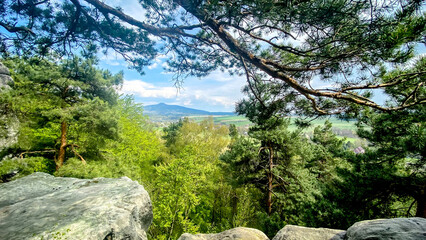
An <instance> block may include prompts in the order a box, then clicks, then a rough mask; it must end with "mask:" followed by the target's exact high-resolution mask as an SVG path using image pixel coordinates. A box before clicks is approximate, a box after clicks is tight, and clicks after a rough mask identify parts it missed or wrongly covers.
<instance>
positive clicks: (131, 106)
mask: <svg viewBox="0 0 426 240" xmlns="http://www.w3.org/2000/svg"><path fill="white" fill-rule="evenodd" d="M115 110H116V113H117V115H118V116H119V120H118V138H117V139H112V140H107V143H106V144H105V146H104V147H102V148H101V149H100V151H101V152H102V154H103V160H102V161H99V160H98V161H89V162H87V164H86V165H84V164H82V163H81V161H79V160H78V159H75V158H74V159H70V160H68V161H67V163H66V164H65V165H64V166H63V167H62V168H61V169H59V171H58V172H57V173H56V175H58V176H72V177H79V178H94V177H112V178H116V177H122V176H127V177H129V178H131V179H132V180H137V181H139V182H140V183H141V184H143V185H144V186H145V187H146V188H147V189H148V190H149V189H150V187H151V184H152V181H151V179H152V177H153V175H154V173H153V171H154V165H155V163H156V162H157V161H158V159H159V158H160V157H161V156H162V152H163V151H165V150H164V147H163V146H162V144H161V142H160V140H159V137H158V136H157V134H156V132H155V131H154V130H153V129H152V128H151V126H150V124H149V122H148V120H147V118H146V117H145V116H144V115H143V108H142V106H141V105H140V104H136V103H134V101H133V99H132V98H130V97H123V98H121V99H119V101H118V105H116V106H115Z"/></svg>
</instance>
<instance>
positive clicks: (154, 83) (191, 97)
mask: <svg viewBox="0 0 426 240" xmlns="http://www.w3.org/2000/svg"><path fill="white" fill-rule="evenodd" d="M100 59H101V61H100V67H101V68H103V69H108V70H110V71H111V72H112V73H117V72H119V71H123V72H124V84H123V87H122V89H121V90H120V92H121V93H123V94H132V95H134V97H135V100H136V101H137V102H139V103H143V104H144V105H152V104H157V103H166V104H173V105H180V106H185V107H190V108H195V109H201V110H207V111H225V112H233V111H234V109H235V103H236V102H237V101H238V100H241V99H242V98H243V94H242V93H241V88H242V87H243V86H244V84H245V77H244V76H241V77H240V76H230V75H229V74H227V73H225V72H221V71H214V72H212V73H211V74H210V75H209V76H207V77H203V78H196V77H190V78H187V79H185V81H184V84H183V86H182V88H179V89H178V88H176V87H175V86H174V82H173V80H172V78H173V74H171V73H166V71H165V70H164V68H163V67H164V66H165V64H166V63H165V61H166V58H165V57H164V56H161V57H159V58H157V59H155V61H154V62H153V64H152V65H150V66H148V67H147V68H145V69H144V71H145V74H144V75H140V74H139V73H138V72H137V71H135V70H133V69H129V67H128V65H127V63H126V62H125V61H124V60H123V59H122V57H121V56H119V55H117V54H115V53H112V52H111V53H109V54H108V55H103V56H100Z"/></svg>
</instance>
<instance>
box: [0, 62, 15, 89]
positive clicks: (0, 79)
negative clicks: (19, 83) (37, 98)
mask: <svg viewBox="0 0 426 240" xmlns="http://www.w3.org/2000/svg"><path fill="white" fill-rule="evenodd" d="M11 82H13V81H12V78H11V77H10V72H9V69H8V68H7V67H6V66H4V65H3V63H1V62H0V90H1V88H10V87H9V83H11Z"/></svg>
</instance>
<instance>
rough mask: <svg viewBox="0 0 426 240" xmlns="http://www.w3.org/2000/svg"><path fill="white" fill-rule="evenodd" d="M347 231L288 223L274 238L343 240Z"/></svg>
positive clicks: (279, 239)
mask: <svg viewBox="0 0 426 240" xmlns="http://www.w3.org/2000/svg"><path fill="white" fill-rule="evenodd" d="M344 236H345V231H343V230H337V229H330V228H308V227H300V226H295V225H286V226H285V227H284V228H282V229H281V230H280V231H279V232H278V233H277V235H275V237H274V238H273V239H272V240H343V238H344Z"/></svg>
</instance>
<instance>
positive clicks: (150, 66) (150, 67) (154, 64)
mask: <svg viewBox="0 0 426 240" xmlns="http://www.w3.org/2000/svg"><path fill="white" fill-rule="evenodd" d="M157 66H158V63H156V62H155V63H153V64H152V65H149V66H148V69H150V70H151V69H154V68H156V67H157Z"/></svg>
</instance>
